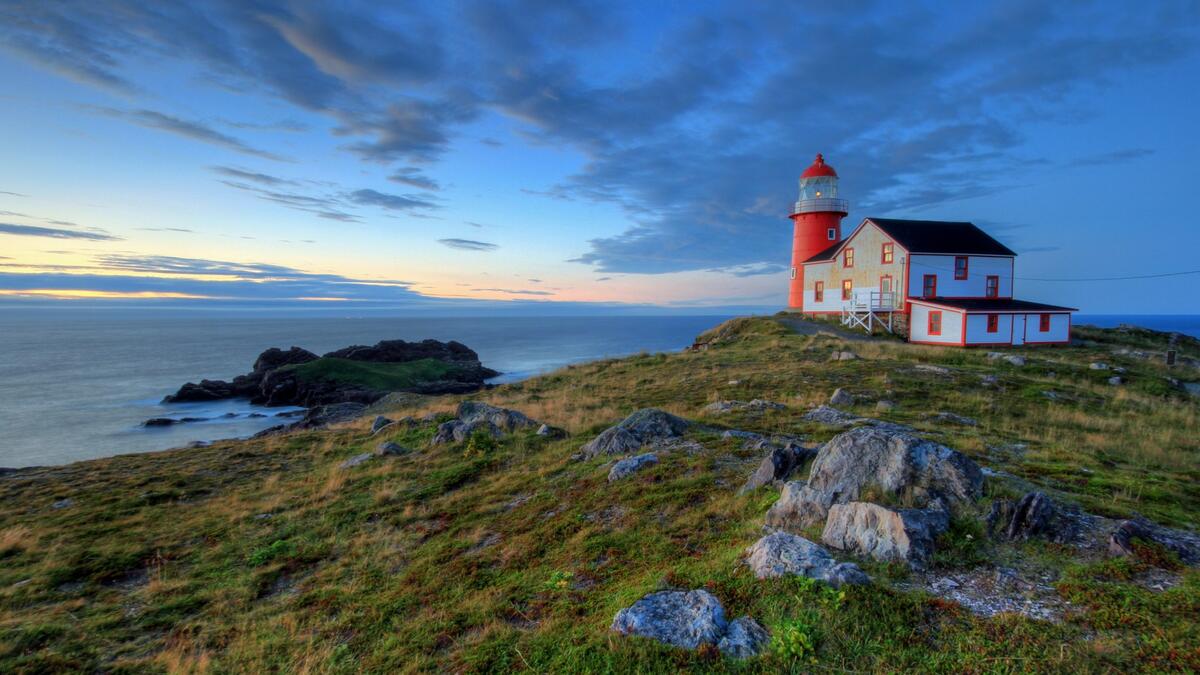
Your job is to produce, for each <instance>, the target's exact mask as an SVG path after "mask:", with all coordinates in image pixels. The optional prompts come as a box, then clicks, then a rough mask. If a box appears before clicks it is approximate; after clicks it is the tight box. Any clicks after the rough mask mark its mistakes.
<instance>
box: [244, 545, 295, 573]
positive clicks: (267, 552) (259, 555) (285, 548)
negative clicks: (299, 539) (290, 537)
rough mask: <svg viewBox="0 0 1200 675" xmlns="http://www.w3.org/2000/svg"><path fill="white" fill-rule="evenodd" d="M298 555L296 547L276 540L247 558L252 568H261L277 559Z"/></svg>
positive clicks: (255, 550)
mask: <svg viewBox="0 0 1200 675" xmlns="http://www.w3.org/2000/svg"><path fill="white" fill-rule="evenodd" d="M295 553H296V545H295V544H293V543H292V542H290V541H286V540H283V539H276V540H275V541H273V542H271V543H270V544H268V545H267V546H261V547H259V548H256V549H254V551H253V552H251V553H250V555H249V556H248V557H247V558H246V562H248V563H250V565H251V566H252V567H261V566H262V565H265V564H267V563H269V562H271V561H272V560H275V559H276V558H282V557H286V556H290V555H294V554H295Z"/></svg>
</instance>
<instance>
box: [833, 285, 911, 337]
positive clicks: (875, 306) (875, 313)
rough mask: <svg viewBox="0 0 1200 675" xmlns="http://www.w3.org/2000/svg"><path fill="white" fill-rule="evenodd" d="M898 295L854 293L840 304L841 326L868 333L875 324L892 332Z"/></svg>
mask: <svg viewBox="0 0 1200 675" xmlns="http://www.w3.org/2000/svg"><path fill="white" fill-rule="evenodd" d="M898 302H899V294H897V293H896V292H894V291H866V290H863V291H854V292H853V294H852V295H851V296H850V299H849V300H846V301H844V302H843V303H842V325H844V326H850V327H851V328H854V327H859V328H862V329H863V330H865V331H867V332H868V333H870V332H872V331H873V328H874V326H875V324H876V323H878V324H879V326H880V327H881V328H883V329H885V330H887V332H889V333H890V332H892V313H893V312H895V311H896V310H897V309H898V307H897V303H898Z"/></svg>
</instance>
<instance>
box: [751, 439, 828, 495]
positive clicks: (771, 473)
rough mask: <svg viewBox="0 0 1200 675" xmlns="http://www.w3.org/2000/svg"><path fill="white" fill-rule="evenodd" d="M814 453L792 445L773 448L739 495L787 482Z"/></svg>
mask: <svg viewBox="0 0 1200 675" xmlns="http://www.w3.org/2000/svg"><path fill="white" fill-rule="evenodd" d="M813 453H814V451H813V450H810V449H808V448H805V447H802V446H799V445H795V444H792V443H789V444H787V445H785V446H783V447H776V448H773V449H772V450H771V452H770V453H768V454H767V456H766V457H764V458H763V460H762V462H761V463H759V465H758V468H757V469H755V471H754V473H752V474H750V478H748V479H747V480H746V484H745V485H743V486H742V488H741V489H740V490H738V494H740V495H741V494H746V493H748V492H753V491H754V490H757V489H758V488H760V487H762V486H764V485H770V484H772V483H775V482H776V481H785V480H787V479H788V477H789V476H791V475H792V472H793V471H795V470H796V468H797V467H799V466H801V465H803V464H804V462H805V461H807V460H808V459H809V458H810V457H812V455H813Z"/></svg>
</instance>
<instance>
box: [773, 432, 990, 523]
mask: <svg viewBox="0 0 1200 675" xmlns="http://www.w3.org/2000/svg"><path fill="white" fill-rule="evenodd" d="M982 487H983V473H982V472H981V471H980V470H979V466H978V465H976V464H975V462H973V461H971V460H970V459H969V458H967V457H966V456H965V455H963V454H961V453H959V452H956V451H954V450H951V449H950V448H947V447H945V446H942V445H939V444H937V443H934V442H932V441H927V440H924V439H922V438H919V437H917V436H914V435H912V434H910V433H907V432H903V431H893V430H889V429H880V428H873V427H859V428H857V429H852V430H850V431H847V432H844V433H841V434H839V435H837V436H835V437H833V438H832V439H831V440H830V441H829V442H828V443H826V444H825V445H823V446H822V447H821V449H820V450H819V451H818V452H817V457H816V459H815V460H814V461H813V464H812V468H811V469H810V470H809V477H808V483H807V484H805V483H795V482H791V483H788V484H787V485H785V486H784V490H783V495H782V496H781V497H780V499H779V501H777V502H776V503H775V504H774V505H773V506H772V507H771V509H770V510H769V511H768V512H767V524H768V525H770V526H772V527H778V528H782V529H790V530H795V529H803V528H806V527H809V526H811V525H815V524H819V523H821V522H823V521H824V520H825V516H826V514H827V513H828V511H829V507H830V506H832V505H834V504H845V503H847V502H852V501H859V499H860V498H861V497H862V496H863V494H864V493H866V492H868V491H874V492H876V493H878V496H888V497H891V498H893V499H895V500H897V501H900V502H903V503H905V504H907V505H909V506H912V507H916V508H924V507H926V506H928V505H930V504H931V503H932V502H933V501H934V500H940V501H941V502H943V503H944V504H945V505H946V506H948V507H950V508H954V507H956V506H958V505H959V504H962V503H965V502H970V501H972V500H974V499H975V498H977V497H978V496H979V495H980V492H981V490H982Z"/></svg>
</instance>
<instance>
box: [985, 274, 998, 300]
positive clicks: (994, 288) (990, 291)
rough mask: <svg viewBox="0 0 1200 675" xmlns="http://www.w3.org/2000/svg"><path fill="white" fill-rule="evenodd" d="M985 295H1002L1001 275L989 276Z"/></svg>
mask: <svg viewBox="0 0 1200 675" xmlns="http://www.w3.org/2000/svg"><path fill="white" fill-rule="evenodd" d="M984 295H986V296H987V297H989V298H998V297H1000V277H997V276H989V277H988V278H987V288H986V289H985V290H984Z"/></svg>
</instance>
